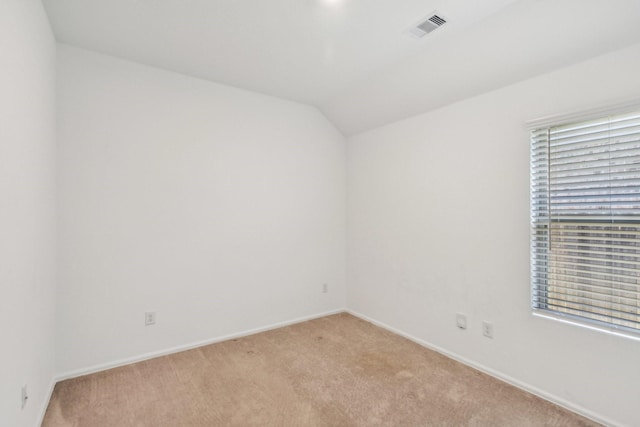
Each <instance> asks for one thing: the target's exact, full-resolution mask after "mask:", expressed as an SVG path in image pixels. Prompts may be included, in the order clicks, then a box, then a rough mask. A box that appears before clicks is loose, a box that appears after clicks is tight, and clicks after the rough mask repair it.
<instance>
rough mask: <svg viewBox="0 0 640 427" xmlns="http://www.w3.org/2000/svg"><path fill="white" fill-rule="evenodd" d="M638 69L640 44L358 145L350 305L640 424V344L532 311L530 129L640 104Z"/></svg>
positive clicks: (608, 415)
mask: <svg viewBox="0 0 640 427" xmlns="http://www.w3.org/2000/svg"><path fill="white" fill-rule="evenodd" d="M639 75H640V45H635V46H633V47H631V48H628V49H625V50H622V51H618V52H615V53H611V54H608V55H606V56H603V57H599V58H596V59H594V60H591V61H588V62H585V63H582V64H579V65H576V66H572V67H569V68H565V69H563V70H560V71H558V72H554V73H551V74H547V75H543V76H540V77H537V78H535V79H532V80H528V81H525V82H523V83H520V84H516V85H513V86H509V87H506V88H504V89H501V90H498V91H495V92H492V93H488V94H485V95H482V96H479V97H476V98H472V99H469V100H466V101H463V102H460V103H457V104H453V105H451V106H448V107H446V108H442V109H439V110H437V111H434V112H431V113H428V114H424V115H421V116H417V117H414V118H411V119H407V120H404V121H401V122H397V123H394V124H392V125H389V126H386V127H382V128H379V129H376V130H373V131H370V132H367V133H363V134H360V135H357V136H355V137H352V138H350V139H349V141H348V163H347V165H348V190H347V191H348V194H349V203H348V223H347V224H348V256H347V259H348V276H347V277H348V283H349V287H348V298H347V304H348V307H349V308H350V309H352V310H353V311H354V312H357V313H360V314H363V315H365V316H368V317H369V318H371V319H374V320H376V321H378V322H381V323H384V324H386V325H387V326H390V327H392V328H396V329H397V330H399V331H401V332H402V333H405V334H408V335H411V336H412V337H414V338H416V339H418V340H422V341H424V342H427V343H429V344H430V345H432V346H436V347H439V348H440V349H442V350H444V351H446V352H449V353H451V354H454V355H456V356H457V357H459V358H463V359H466V360H468V361H470V362H472V363H474V364H477V365H479V366H482V367H484V368H485V369H488V370H492V371H494V372H495V373H497V374H499V375H501V376H503V377H506V378H510V379H511V380H513V381H516V382H520V383H522V384H524V385H526V386H528V387H531V388H533V389H538V390H539V391H540V392H542V393H544V394H546V395H547V396H553V397H554V398H556V399H557V400H558V401H561V402H564V403H565V404H568V405H571V406H573V407H574V408H578V409H581V410H583V411H584V412H586V413H589V414H590V415H591V416H593V417H597V418H599V419H601V420H605V421H608V422H615V423H618V424H620V425H629V426H638V425H640V410H639V409H638V404H639V403H640V394H639V393H638V384H640V364H639V363H640V342H638V341H632V340H629V339H624V338H620V337H615V336H610V335H606V334H603V333H600V332H595V331H590V330H586V329H582V328H578V327H575V326H572V325H566V324H561V323H557V322H554V321H551V320H547V319H542V318H534V317H533V316H532V315H531V314H530V309H529V307H530V301H529V210H528V209H529V175H528V174H529V163H528V162H529V156H528V150H529V146H528V132H527V130H526V127H525V122H526V121H528V120H532V119H536V118H539V117H543V116H547V115H554V114H560V113H569V112H575V111H579V110H584V109H590V108H595V107H599V106H603V105H607V104H612V103H616V102H620V101H624V100H628V99H630V98H633V97H635V98H636V99H639V100H640V85H639V84H638V76H639ZM469 78H473V76H472V75H471V74H470V76H469ZM456 312H463V313H466V314H467V315H468V322H469V325H468V329H467V330H466V331H461V330H458V329H457V328H456V326H455V313H456ZM482 320H489V321H493V322H494V325H495V326H494V327H495V338H494V339H488V338H484V337H483V336H482V331H481V322H482Z"/></svg>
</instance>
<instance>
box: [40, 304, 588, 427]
mask: <svg viewBox="0 0 640 427" xmlns="http://www.w3.org/2000/svg"><path fill="white" fill-rule="evenodd" d="M251 425H253V426H375V425H384V426H594V425H597V424H595V423H593V422H591V421H589V420H587V419H585V418H583V417H580V416H578V415H576V414H573V413H571V412H569V411H566V410H564V409H562V408H560V407H558V406H555V405H553V404H551V403H549V402H546V401H544V400H542V399H540V398H537V397H535V396H533V395H531V394H528V393H526V392H524V391H522V390H519V389H517V388H514V387H512V386H510V385H508V384H505V383H503V382H501V381H498V380H496V379H494V378H492V377H489V376H487V375H485V374H482V373H480V372H478V371H476V370H474V369H472V368H469V367H467V366H465V365H462V364H460V363H458V362H455V361H453V360H451V359H449V358H447V357H445V356H442V355H440V354H438V353H436V352H433V351H430V350H427V349H425V348H423V347H421V346H419V345H417V344H415V343H413V342H411V341H409V340H407V339H404V338H402V337H399V336H397V335H394V334H392V333H390V332H388V331H385V330H383V329H381V328H378V327H376V326H374V325H372V324H370V323H368V322H365V321H362V320H360V319H358V318H356V317H353V316H351V315H348V314H338V315H333V316H328V317H324V318H321V319H317V320H312V321H308V322H304V323H299V324H296V325H293V326H288V327H284V328H280V329H276V330H273V331H269V332H264V333H260V334H256V335H252V336H249V337H245V338H240V339H234V340H229V341H225V342H221V343H218V344H213V345H209V346H205V347H200V348H197V349H194V350H189V351H184V352H181V353H176V354H173V355H169V356H164V357H159V358H156V359H152V360H148V361H144V362H139V363H136V364H132V365H128V366H124V367H120V368H116V369H111V370H108V371H104V372H99V373H96V374H92V375H87V376H84V377H79V378H74V379H71V380H67V381H62V382H60V383H58V384H57V385H56V387H55V390H54V392H53V396H52V398H51V402H50V404H49V408H48V410H47V413H46V416H45V420H44V423H43V426H45V427H62V426H65V427H66V426H76V427H84V426H89V427H103V426H104V427H106V426H114V427H116V426H117V427H126V426H136V427H142V426H154V427H162V426H171V427H174V426H251Z"/></svg>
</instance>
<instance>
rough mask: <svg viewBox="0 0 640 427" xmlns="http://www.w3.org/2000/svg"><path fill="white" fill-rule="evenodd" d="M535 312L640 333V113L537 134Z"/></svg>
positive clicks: (534, 152) (533, 152)
mask: <svg viewBox="0 0 640 427" xmlns="http://www.w3.org/2000/svg"><path fill="white" fill-rule="evenodd" d="M531 231H532V236H531V282H532V306H533V308H534V309H536V310H543V311H546V312H551V313H553V314H554V315H560V316H569V317H572V318H574V319H578V320H586V321H588V322H596V323H599V324H600V326H606V327H608V328H611V327H613V328H617V329H626V330H628V331H632V332H636V333H638V332H640V110H638V111H635V112H631V113H627V114H619V115H615V116H613V115H612V116H608V117H602V118H598V119H595V120H588V121H580V122H573V123H565V124H561V125H558V126H555V125H554V126H538V127H536V128H534V129H533V130H532V131H531Z"/></svg>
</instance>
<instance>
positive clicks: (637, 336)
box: [531, 310, 640, 342]
mask: <svg viewBox="0 0 640 427" xmlns="http://www.w3.org/2000/svg"><path fill="white" fill-rule="evenodd" d="M531 314H532V315H533V316H534V317H540V318H543V319H549V320H553V321H556V322H561V323H565V324H569V325H574V326H578V327H580V328H584V329H590V330H592V331H596V332H599V333H604V334H607V335H614V336H617V337H622V338H625V339H629V340H632V341H639V342H640V332H638V333H636V332H632V331H627V330H625V329H617V328H608V327H606V326H600V325H598V324H594V323H589V322H585V321H582V320H579V319H575V318H573V317H571V316H563V315H561V314H556V313H550V312H548V311H542V310H532V311H531Z"/></svg>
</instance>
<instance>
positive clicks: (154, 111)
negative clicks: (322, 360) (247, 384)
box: [57, 45, 346, 375]
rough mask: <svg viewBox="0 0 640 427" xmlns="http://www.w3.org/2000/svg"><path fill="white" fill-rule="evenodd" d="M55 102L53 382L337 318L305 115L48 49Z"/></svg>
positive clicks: (342, 183) (330, 239) (338, 242)
mask: <svg viewBox="0 0 640 427" xmlns="http://www.w3.org/2000/svg"><path fill="white" fill-rule="evenodd" d="M58 91H59V96H58V115H59V121H58V126H59V141H60V142H59V144H60V147H59V154H58V156H59V157H58V161H59V163H58V166H59V175H58V178H59V183H60V190H59V191H60V195H59V197H60V199H59V218H60V219H59V232H60V245H59V250H60V264H59V269H60V275H59V280H60V283H59V295H58V297H59V306H58V308H59V324H58V334H57V338H58V344H59V352H58V362H57V363H58V365H57V366H58V370H59V372H60V373H62V374H63V375H64V374H68V373H71V372H74V371H78V370H80V371H82V370H84V369H87V368H92V367H95V366H99V365H102V364H105V363H110V362H114V361H117V360H121V359H127V358H132V357H137V356H140V355H143V354H146V353H149V352H156V351H161V350H166V349H169V348H173V347H176V346H183V345H189V344H191V343H195V342H198V341H201V340H208V339H215V338H216V337H222V336H225V335H228V334H235V333H240V332H243V331H247V330H250V329H252V328H258V327H263V326H265V325H272V324H276V323H278V322H286V321H290V320H293V319H297V318H301V317H305V316H313V315H317V314H320V313H324V312H327V311H330V310H336V309H342V308H344V307H345V236H346V231H345V224H346V216H345V209H346V207H345V203H346V197H345V189H346V177H345V161H346V160H345V159H346V153H345V141H344V138H343V137H342V136H341V135H340V134H339V133H338V132H337V131H336V129H335V128H334V127H333V126H332V125H331V124H330V123H329V122H328V121H327V120H326V119H325V118H324V116H322V115H321V114H320V113H319V112H318V111H317V110H316V109H314V108H311V107H307V106H304V105H301V104H296V103H292V102H288V101H283V100H279V99H276V98H272V97H268V96H263V95H260V94H256V93H253V92H248V91H243V90H239V89H235V88H231V87H228V86H222V85H218V84H214V83H210V82H205V81H202V80H198V79H194V78H190V77H186V76H182V75H179V74H174V73H170V72H166V71H161V70H158V69H154V68H150V67H145V66H141V65H137V64H135V63H132V62H127V61H123V60H118V59H115V58H112V57H109V56H104V55H100V54H96V53H91V52H88V51H84V50H80V49H77V48H72V47H69V46H64V45H59V49H58ZM323 283H327V284H328V286H329V292H328V293H327V294H323V293H321V289H322V284H323ZM145 311H156V312H157V324H156V325H155V326H150V327H145V326H144V312H145Z"/></svg>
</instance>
